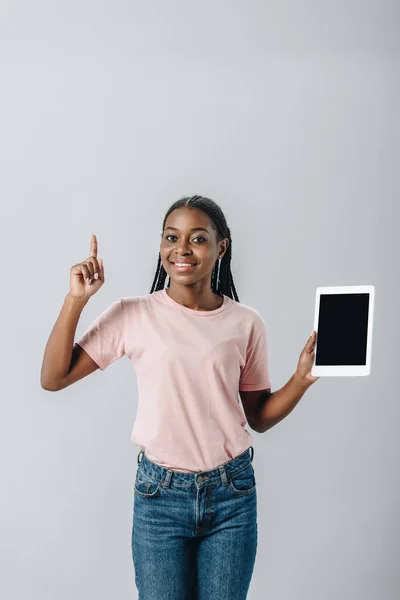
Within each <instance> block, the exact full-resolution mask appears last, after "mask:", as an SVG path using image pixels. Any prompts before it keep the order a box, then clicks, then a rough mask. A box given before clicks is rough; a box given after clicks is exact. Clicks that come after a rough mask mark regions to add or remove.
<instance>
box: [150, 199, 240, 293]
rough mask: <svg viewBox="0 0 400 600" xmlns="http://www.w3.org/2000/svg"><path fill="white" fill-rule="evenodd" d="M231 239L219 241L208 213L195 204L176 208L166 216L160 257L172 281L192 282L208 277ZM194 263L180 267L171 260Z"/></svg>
mask: <svg viewBox="0 0 400 600" xmlns="http://www.w3.org/2000/svg"><path fill="white" fill-rule="evenodd" d="M228 243H229V240H228V239H227V238H225V239H224V240H222V241H220V242H218V243H217V232H216V230H215V229H214V227H213V224H212V221H211V219H210V218H209V216H208V215H207V214H206V213H205V212H203V211H201V210H198V209H196V208H188V207H186V206H184V207H180V208H177V209H175V210H173V211H172V212H171V213H170V214H169V215H168V217H167V220H166V222H165V227H164V231H163V234H162V239H161V244H160V255H161V261H162V264H163V267H164V269H165V270H166V272H167V274H168V275H169V276H170V277H171V284H172V283H173V282H176V283H178V284H181V285H188V284H193V283H195V282H197V281H200V280H204V279H206V280H209V283H208V286H210V285H211V273H212V270H213V268H214V265H215V262H216V261H217V260H218V258H219V256H221V257H222V256H223V254H224V253H225V252H226V249H227V247H228ZM177 262H187V263H195V264H194V265H193V266H189V267H182V268H180V267H178V266H174V264H172V263H175V265H176V263H177Z"/></svg>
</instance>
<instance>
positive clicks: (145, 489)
mask: <svg viewBox="0 0 400 600" xmlns="http://www.w3.org/2000/svg"><path fill="white" fill-rule="evenodd" d="M160 485H161V481H158V480H157V479H154V478H153V477H151V476H150V475H147V473H145V472H144V471H142V470H141V469H138V470H137V472H136V479H135V494H137V495H138V496H141V497H142V498H154V497H155V496H158V495H159V493H160Z"/></svg>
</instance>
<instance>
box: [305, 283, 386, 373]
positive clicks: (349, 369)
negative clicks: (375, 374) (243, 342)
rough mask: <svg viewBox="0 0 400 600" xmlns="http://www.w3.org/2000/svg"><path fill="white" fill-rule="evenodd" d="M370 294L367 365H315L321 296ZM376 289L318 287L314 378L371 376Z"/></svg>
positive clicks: (370, 287) (347, 286) (362, 287)
mask: <svg viewBox="0 0 400 600" xmlns="http://www.w3.org/2000/svg"><path fill="white" fill-rule="evenodd" d="M365 293H367V294H369V308H368V329H367V355H366V364H365V365H357V366H354V365H343V366H340V365H334V366H327V365H324V366H320V365H319V366H317V365H316V364H315V360H316V356H317V347H318V316H319V305H320V299H321V294H365ZM374 304H375V287H374V286H373V285H342V286H328V287H318V288H317V290H316V294H315V312H314V330H315V331H316V333H317V335H316V343H315V348H314V360H313V365H312V368H311V375H313V376H314V377H357V376H364V375H370V373H371V353H372V332H373V323H374Z"/></svg>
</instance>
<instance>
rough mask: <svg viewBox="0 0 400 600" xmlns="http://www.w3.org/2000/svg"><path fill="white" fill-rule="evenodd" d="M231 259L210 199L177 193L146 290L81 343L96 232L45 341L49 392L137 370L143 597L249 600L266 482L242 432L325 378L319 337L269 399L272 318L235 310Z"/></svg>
mask: <svg viewBox="0 0 400 600" xmlns="http://www.w3.org/2000/svg"><path fill="white" fill-rule="evenodd" d="M231 256H232V239H231V235H230V230H229V227H228V225H227V223H226V220H225V217H224V214H223V213H222V211H221V209H220V208H219V207H218V206H217V205H216V204H215V203H214V202H213V201H212V200H210V199H208V198H204V197H201V196H193V197H190V198H182V199H180V200H178V201H177V202H175V203H174V204H173V205H172V206H171V207H170V208H169V210H168V211H167V214H166V215H165V218H164V222H163V225H162V234H161V244H160V252H159V257H158V264H157V271H156V274H155V278H154V281H153V285H152V288H151V291H150V293H148V294H145V295H142V296H134V297H132V296H128V297H124V298H120V299H119V300H117V301H115V302H113V303H112V304H111V305H110V306H109V307H108V308H107V309H106V310H105V311H104V312H103V313H102V314H101V315H100V316H99V317H97V319H96V320H95V321H94V322H93V323H92V324H91V325H90V327H89V328H88V330H87V331H86V332H85V333H84V335H83V336H82V337H81V338H80V339H79V340H78V341H77V342H76V343H75V344H74V336H75V331H76V326H77V323H78V320H79V316H80V314H81V311H82V309H83V307H84V306H85V304H86V302H87V301H88V299H89V298H90V297H91V296H92V295H93V294H94V293H96V292H97V291H98V290H99V289H100V287H101V286H102V285H103V283H104V281H105V279H104V266H103V261H102V259H100V258H99V259H97V240H96V237H95V236H94V235H92V243H91V251H90V256H89V258H88V259H86V260H85V261H84V262H82V263H79V264H77V265H74V266H73V267H72V268H71V275H70V292H69V294H68V295H67V297H66V298H65V302H64V306H63V308H62V310H61V313H60V316H59V318H58V320H57V322H56V324H55V326H54V328H53V331H52V333H51V335H50V338H49V341H48V343H47V346H46V350H45V355H44V360H43V365H42V376H41V383H42V387H43V388H44V389H47V390H52V391H55V390H61V389H63V388H65V387H67V386H68V385H71V384H72V383H74V382H76V381H78V380H79V379H82V377H85V376H86V375H88V374H89V373H92V372H93V371H95V370H96V369H98V368H100V369H101V370H104V369H105V368H106V367H107V366H108V365H110V364H112V363H113V362H114V361H115V360H117V359H119V358H121V357H122V356H124V355H127V356H128V358H129V359H130V361H131V362H132V364H133V366H134V368H135V371H136V374H137V383H138V391H139V404H138V411H137V416H136V420H135V424H134V426H133V430H132V442H133V443H134V444H136V445H137V446H138V447H139V448H140V451H139V454H138V467H137V473H136V479H135V483H134V490H133V493H134V506H133V524H132V558H133V562H134V567H135V578H136V585H137V588H138V591H139V598H140V600H185V599H187V600H193V599H194V598H197V600H210V599H211V598H215V599H218V600H244V599H245V598H246V597H247V592H248V588H249V585H250V580H251V577H252V573H253V567H254V563H255V557H256V550H257V489H256V478H255V473H254V468H253V465H252V460H253V453H254V450H253V446H252V441H253V438H252V435H251V434H250V433H249V431H247V430H246V429H245V426H246V424H248V425H249V426H250V428H251V429H253V430H254V431H256V432H259V433H262V432H264V431H266V430H267V429H269V428H270V427H272V426H273V425H275V424H276V423H278V422H279V421H280V420H281V419H283V418H284V417H285V416H286V415H287V414H288V413H289V412H290V411H291V410H292V409H293V408H294V406H295V405H296V404H297V402H298V401H299V400H300V398H301V397H302V395H303V394H304V392H305V391H306V389H307V388H308V387H309V386H310V385H311V384H312V383H313V382H314V381H316V379H317V378H315V377H312V375H311V373H310V369H311V366H312V355H313V348H314V343H315V336H314V335H312V336H311V338H310V339H309V341H308V342H307V345H306V346H305V348H304V350H303V352H302V354H301V356H300V360H299V364H298V367H297V370H296V373H295V374H294V375H293V377H292V378H291V379H290V380H289V382H288V383H287V384H286V385H285V386H284V387H283V388H281V389H280V390H278V391H276V392H274V393H271V381H270V376H269V369H268V354H267V336H266V329H265V325H264V321H263V319H262V317H261V315H260V314H259V313H258V312H257V311H256V310H255V309H253V308H251V307H249V306H246V305H243V304H240V302H239V298H238V295H237V293H236V289H235V285H234V282H233V277H232V273H231V268H230V265H231ZM247 259H248V260H253V257H247ZM167 275H168V283H167V287H166V288H165V287H164V283H165V279H166V277H167ZM313 333H314V332H313ZM238 394H239V395H240V399H241V401H242V405H243V410H242V408H241V407H240V405H239V401H238Z"/></svg>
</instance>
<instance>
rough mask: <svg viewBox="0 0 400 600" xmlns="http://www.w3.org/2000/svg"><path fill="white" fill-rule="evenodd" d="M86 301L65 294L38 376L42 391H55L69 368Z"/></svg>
mask: <svg viewBox="0 0 400 600" xmlns="http://www.w3.org/2000/svg"><path fill="white" fill-rule="evenodd" d="M87 301H88V299H87V298H86V299H82V298H78V297H75V296H71V295H70V294H67V295H66V297H65V299H64V304H63V306H62V308H61V312H60V314H59V316H58V319H57V321H56V323H55V325H54V327H53V330H52V332H51V334H50V337H49V339H48V342H47V345H46V348H45V352H44V357H43V362H42V370H41V374H40V385H41V386H42V388H43V389H45V390H49V391H55V390H57V389H58V388H59V384H60V381H62V379H63V378H64V377H65V375H66V374H67V373H68V371H69V368H70V366H71V358H72V348H73V344H74V337H75V332H76V327H77V325H78V321H79V317H80V315H81V313H82V310H83V308H84V306H85V305H86V304H87Z"/></svg>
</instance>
